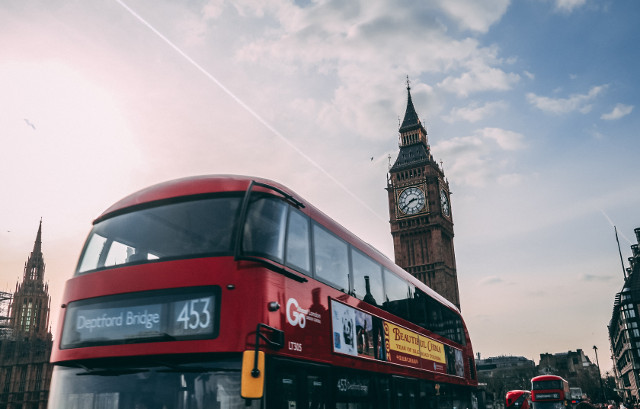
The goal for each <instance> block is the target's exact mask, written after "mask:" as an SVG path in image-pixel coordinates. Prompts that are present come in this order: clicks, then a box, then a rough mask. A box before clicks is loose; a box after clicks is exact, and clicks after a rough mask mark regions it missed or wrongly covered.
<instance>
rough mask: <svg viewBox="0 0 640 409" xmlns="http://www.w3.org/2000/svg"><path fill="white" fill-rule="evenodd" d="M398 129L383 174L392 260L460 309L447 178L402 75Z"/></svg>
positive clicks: (409, 88)
mask: <svg viewBox="0 0 640 409" xmlns="http://www.w3.org/2000/svg"><path fill="white" fill-rule="evenodd" d="M399 133H400V135H399V141H398V143H399V146H400V152H399V153H398V157H397V159H396V161H395V163H394V164H393V166H392V167H391V169H390V170H389V175H388V178H387V192H388V196H389V217H390V220H389V223H390V224H391V235H392V236H393V247H394V253H395V259H396V260H395V261H396V264H398V265H399V266H400V267H402V268H404V269H405V270H406V271H408V272H409V273H411V274H412V275H413V276H415V277H416V278H418V279H419V280H420V281H422V282H423V283H425V284H426V285H428V286H429V287H430V288H432V289H433V290H435V291H436V292H437V293H439V294H440V295H442V296H443V297H445V298H446V299H448V300H449V301H451V302H452V303H453V304H455V305H456V306H457V307H458V308H460V295H459V292H458V275H457V272H456V258H455V253H454V249H453V214H452V211H451V202H450V195H451V192H450V191H449V183H448V182H447V180H446V179H445V176H444V172H443V170H442V167H441V166H438V163H436V161H435V160H434V159H433V156H432V155H431V148H430V146H429V142H428V139H427V130H426V128H425V127H424V125H422V123H421V122H420V119H419V118H418V115H417V114H416V110H415V108H414V107H413V102H412V100H411V87H410V86H409V80H408V79H407V109H406V112H405V114H404V120H403V121H402V125H400V129H399Z"/></svg>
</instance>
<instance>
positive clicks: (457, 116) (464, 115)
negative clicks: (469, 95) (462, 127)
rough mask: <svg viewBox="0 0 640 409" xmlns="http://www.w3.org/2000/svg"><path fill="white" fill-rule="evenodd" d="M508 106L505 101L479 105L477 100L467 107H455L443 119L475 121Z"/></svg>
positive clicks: (448, 120) (450, 121) (451, 121)
mask: <svg viewBox="0 0 640 409" xmlns="http://www.w3.org/2000/svg"><path fill="white" fill-rule="evenodd" d="M506 108H507V104H506V102H504V101H495V102H487V103H485V104H484V105H479V104H478V103H477V102H473V103H471V104H469V105H468V106H466V107H462V108H453V109H452V110H451V112H450V113H449V115H446V116H444V117H443V119H444V120H445V121H447V122H449V123H453V122H456V121H467V122H471V123H473V122H478V121H480V120H482V119H484V118H486V117H488V116H491V115H493V114H495V113H496V112H498V111H501V110H504V109H506Z"/></svg>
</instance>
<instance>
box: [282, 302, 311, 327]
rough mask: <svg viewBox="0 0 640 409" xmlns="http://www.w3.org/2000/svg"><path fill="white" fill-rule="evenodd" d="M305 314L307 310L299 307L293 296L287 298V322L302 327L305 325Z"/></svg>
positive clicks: (307, 312)
mask: <svg viewBox="0 0 640 409" xmlns="http://www.w3.org/2000/svg"><path fill="white" fill-rule="evenodd" d="M307 314H309V310H305V309H304V308H300V305H299V304H298V301H297V300H296V299H295V298H289V300H288V301H287V321H289V324H291V325H293V326H294V327H295V326H296V325H297V326H299V327H300V328H304V326H305V325H307Z"/></svg>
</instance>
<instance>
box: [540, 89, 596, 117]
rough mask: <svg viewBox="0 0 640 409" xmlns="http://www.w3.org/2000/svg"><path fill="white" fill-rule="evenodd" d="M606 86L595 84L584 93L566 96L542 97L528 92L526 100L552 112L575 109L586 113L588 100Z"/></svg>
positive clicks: (589, 107) (588, 107) (561, 112)
mask: <svg viewBox="0 0 640 409" xmlns="http://www.w3.org/2000/svg"><path fill="white" fill-rule="evenodd" d="M606 88H607V85H599V86H595V87H592V88H591V89H590V90H589V92H588V93H586V94H572V95H570V96H569V97H568V98H550V97H543V96H539V95H536V94H534V93H532V92H530V93H528V94H527V101H528V102H529V103H530V104H531V105H533V106H535V107H536V108H538V109H540V110H542V111H545V112H550V113H553V114H567V113H570V112H575V111H578V112H580V113H583V114H586V113H588V112H589V111H591V108H592V105H591V104H590V102H592V101H593V100H594V99H595V98H596V97H597V96H598V95H599V94H600V93H602V92H603V91H604V90H605V89H606Z"/></svg>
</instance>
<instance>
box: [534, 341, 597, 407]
mask: <svg viewBox="0 0 640 409" xmlns="http://www.w3.org/2000/svg"><path fill="white" fill-rule="evenodd" d="M538 374H540V375H558V376H561V377H563V378H564V379H566V380H567V382H569V386H571V387H576V388H581V389H582V392H584V393H586V394H587V395H588V396H589V397H590V398H592V399H595V400H598V401H600V400H601V398H600V396H601V395H602V393H601V392H602V388H601V387H600V379H599V377H600V373H599V371H598V367H597V365H596V364H594V363H592V362H591V360H590V359H589V357H588V356H586V355H585V354H584V352H583V351H582V349H576V350H575V351H567V352H560V353H557V354H548V353H545V354H540V362H539V363H538Z"/></svg>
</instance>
